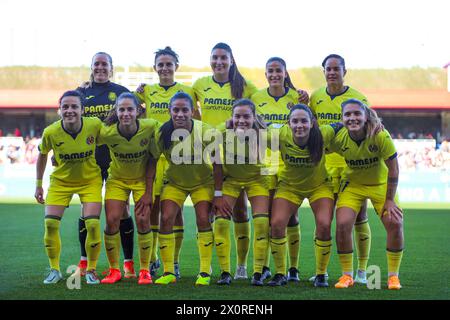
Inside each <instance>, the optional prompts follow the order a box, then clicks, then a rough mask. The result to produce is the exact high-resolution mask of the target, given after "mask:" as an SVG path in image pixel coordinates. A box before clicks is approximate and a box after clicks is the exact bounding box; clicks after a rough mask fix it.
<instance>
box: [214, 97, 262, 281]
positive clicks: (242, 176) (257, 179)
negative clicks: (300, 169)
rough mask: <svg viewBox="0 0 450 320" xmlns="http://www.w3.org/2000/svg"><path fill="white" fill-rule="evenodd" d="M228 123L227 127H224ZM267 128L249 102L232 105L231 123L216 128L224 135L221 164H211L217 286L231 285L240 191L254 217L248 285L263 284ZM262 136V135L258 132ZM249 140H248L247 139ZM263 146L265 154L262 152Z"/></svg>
mask: <svg viewBox="0 0 450 320" xmlns="http://www.w3.org/2000/svg"><path fill="white" fill-rule="evenodd" d="M227 124H228V125H227ZM265 128H266V125H265V124H264V122H263V121H262V120H261V119H260V118H259V117H258V116H257V115H256V110H255V105H254V103H253V102H252V101H251V100H249V99H239V100H237V101H235V102H234V104H233V109H232V120H231V121H227V123H226V124H223V125H222V126H219V127H218V128H217V129H218V130H219V131H220V132H221V133H222V134H223V143H222V146H223V158H224V161H222V163H223V164H215V165H214V180H215V197H214V207H215V208H216V219H215V222H214V242H215V245H216V252H217V256H218V259H219V264H220V268H221V271H222V273H221V275H220V279H219V281H218V282H217V283H218V284H220V285H229V284H231V273H230V271H231V267H230V265H231V263H230V253H231V241H230V219H231V217H232V216H233V211H232V210H231V208H233V207H234V204H235V203H236V200H237V198H238V197H239V194H240V193H241V191H242V190H245V192H246V193H247V195H248V197H249V200H250V203H251V207H252V214H253V229H254V236H253V277H252V281H251V283H252V284H253V285H256V286H261V285H263V280H264V279H262V273H263V266H264V263H265V261H266V255H267V254H268V252H267V248H268V244H269V179H270V176H268V175H265V174H263V171H262V170H263V168H264V167H265V164H264V163H263V162H261V161H260V160H263V159H260V157H259V154H260V150H259V147H260V143H259V142H261V139H259V138H261V137H259V133H260V129H265ZM261 133H263V132H261ZM246 139H248V140H246ZM265 146H266V145H265V144H264V150H263V151H264V152H265Z"/></svg>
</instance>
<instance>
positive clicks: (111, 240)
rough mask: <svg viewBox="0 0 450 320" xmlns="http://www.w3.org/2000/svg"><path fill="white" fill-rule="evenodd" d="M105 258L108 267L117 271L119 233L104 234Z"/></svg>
mask: <svg viewBox="0 0 450 320" xmlns="http://www.w3.org/2000/svg"><path fill="white" fill-rule="evenodd" d="M104 239H105V249H106V256H107V257H108V261H109V267H110V268H112V269H119V260H120V232H119V231H118V232H116V233H115V234H107V233H104Z"/></svg>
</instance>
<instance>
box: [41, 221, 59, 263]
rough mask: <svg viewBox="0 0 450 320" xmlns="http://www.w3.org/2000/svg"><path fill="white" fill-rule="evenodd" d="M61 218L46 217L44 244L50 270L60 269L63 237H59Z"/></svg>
mask: <svg viewBox="0 0 450 320" xmlns="http://www.w3.org/2000/svg"><path fill="white" fill-rule="evenodd" d="M60 220H61V218H60V217H55V216H46V217H45V234H44V244H45V251H46V252H47V256H48V261H49V263H50V268H52V269H56V270H58V271H59V270H60V269H59V257H60V255H61V237H60V236H59V225H60V223H61V221H60Z"/></svg>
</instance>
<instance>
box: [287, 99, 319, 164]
mask: <svg viewBox="0 0 450 320" xmlns="http://www.w3.org/2000/svg"><path fill="white" fill-rule="evenodd" d="M295 110H304V111H306V113H307V114H308V116H309V119H310V120H311V124H312V127H311V130H310V131H309V138H308V143H307V144H306V145H307V146H308V150H309V153H310V158H311V161H312V162H313V163H314V164H315V165H317V164H318V163H319V162H320V160H321V159H322V156H323V137H322V132H321V131H320V129H319V124H318V123H317V120H316V117H314V115H313V113H312V112H311V109H310V108H309V107H308V106H307V105H304V104H296V105H295V106H293V107H292V108H291V110H290V111H289V115H288V119H290V117H291V114H292V113H293V112H294V111H295Z"/></svg>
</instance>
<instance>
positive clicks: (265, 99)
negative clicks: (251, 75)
mask: <svg viewBox="0 0 450 320" xmlns="http://www.w3.org/2000/svg"><path fill="white" fill-rule="evenodd" d="M298 98H299V94H298V92H297V91H295V90H294V89H291V88H287V87H286V93H285V94H284V95H283V96H281V97H274V96H272V95H270V93H269V89H268V88H266V89H262V90H259V91H258V92H256V93H255V94H253V95H252V97H251V99H252V101H253V103H254V104H255V106H256V114H259V115H260V116H261V117H262V118H263V120H264V122H266V123H277V124H285V123H287V118H288V115H289V111H290V109H291V107H292V106H293V105H295V104H298Z"/></svg>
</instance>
